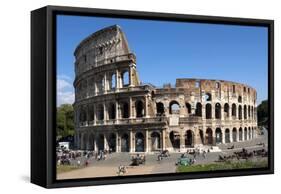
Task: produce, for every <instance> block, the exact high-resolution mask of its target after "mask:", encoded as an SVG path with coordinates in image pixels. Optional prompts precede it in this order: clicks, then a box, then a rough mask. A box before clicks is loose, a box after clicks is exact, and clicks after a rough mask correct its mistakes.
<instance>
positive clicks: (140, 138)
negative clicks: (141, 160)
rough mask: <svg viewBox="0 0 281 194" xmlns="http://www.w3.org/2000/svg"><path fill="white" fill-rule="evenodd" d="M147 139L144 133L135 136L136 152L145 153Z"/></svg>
mask: <svg viewBox="0 0 281 194" xmlns="http://www.w3.org/2000/svg"><path fill="white" fill-rule="evenodd" d="M144 145H145V139H144V135H143V133H142V132H137V133H136V135H135V146H136V147H135V151H136V152H144Z"/></svg>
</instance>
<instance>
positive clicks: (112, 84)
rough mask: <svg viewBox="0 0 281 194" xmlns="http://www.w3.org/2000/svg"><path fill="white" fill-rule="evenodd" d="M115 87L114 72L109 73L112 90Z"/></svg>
mask: <svg viewBox="0 0 281 194" xmlns="http://www.w3.org/2000/svg"><path fill="white" fill-rule="evenodd" d="M115 88H116V74H115V73H114V74H112V75H111V89H112V90H114V89H115Z"/></svg>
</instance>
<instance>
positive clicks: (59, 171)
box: [57, 165, 81, 173]
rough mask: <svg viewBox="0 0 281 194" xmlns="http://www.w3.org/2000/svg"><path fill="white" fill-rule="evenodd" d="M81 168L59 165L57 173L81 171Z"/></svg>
mask: <svg viewBox="0 0 281 194" xmlns="http://www.w3.org/2000/svg"><path fill="white" fill-rule="evenodd" d="M79 168H81V167H78V166H71V165H58V166H57V173H63V172H69V171H72V170H76V169H79Z"/></svg>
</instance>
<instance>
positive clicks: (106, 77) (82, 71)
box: [73, 25, 257, 152]
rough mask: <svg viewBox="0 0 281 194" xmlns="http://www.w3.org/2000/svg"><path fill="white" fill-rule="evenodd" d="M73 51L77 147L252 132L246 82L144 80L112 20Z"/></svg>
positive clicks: (156, 143)
mask: <svg viewBox="0 0 281 194" xmlns="http://www.w3.org/2000/svg"><path fill="white" fill-rule="evenodd" d="M74 55H75V58H76V62H75V75H76V77H75V81H74V87H75V102H74V104H73V107H74V111H75V145H76V146H77V148H78V149H83V150H84V149H85V150H86V149H87V150H95V151H98V150H109V149H111V150H112V151H114V152H153V151H158V150H162V149H165V150H166V149H167V150H170V151H186V149H188V148H192V147H194V146H197V145H198V146H199V145H206V146H208V145H212V146H214V145H218V144H225V143H231V142H239V141H248V140H251V139H253V138H255V136H256V130H257V111H256V97H257V93H256V91H255V89H254V88H251V87H250V86H248V85H245V84H240V83H235V82H231V81H224V80H207V79H177V80H176V84H175V86H172V85H171V84H165V85H164V86H163V87H162V88H158V87H155V86H153V85H152V84H144V83H142V82H141V81H140V79H139V75H138V72H137V68H136V56H135V55H134V53H131V52H130V49H129V46H128V42H127V40H126V37H125V34H124V33H123V32H122V30H121V28H120V27H119V26H117V25H114V26H110V27H107V28H104V29H101V30H99V31H97V32H95V33H93V34H92V35H90V36H89V37H87V38H86V39H84V40H83V41H82V42H81V43H80V44H79V45H78V46H77V48H76V50H75V53H74ZM171 65H172V64H171ZM148 68H149V67H148ZM187 75H188V72H187ZM163 80H165V78H164V77H163Z"/></svg>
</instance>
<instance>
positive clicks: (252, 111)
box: [251, 106, 254, 119]
mask: <svg viewBox="0 0 281 194" xmlns="http://www.w3.org/2000/svg"><path fill="white" fill-rule="evenodd" d="M251 115H252V119H254V107H253V106H252V107H251Z"/></svg>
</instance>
